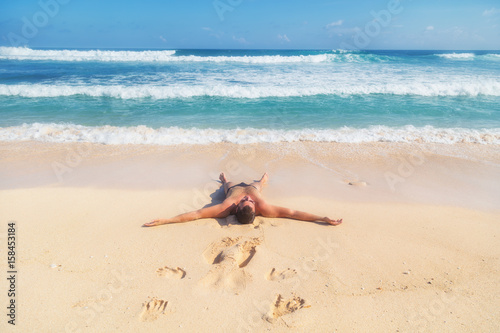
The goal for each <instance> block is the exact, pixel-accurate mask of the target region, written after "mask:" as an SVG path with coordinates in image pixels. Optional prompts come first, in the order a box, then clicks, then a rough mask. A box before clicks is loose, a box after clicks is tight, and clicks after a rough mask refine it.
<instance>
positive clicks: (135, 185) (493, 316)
mask: <svg viewBox="0 0 500 333" xmlns="http://www.w3.org/2000/svg"><path fill="white" fill-rule="evenodd" d="M77 147H78V145H52V144H40V143H22V144H6V143H4V144H1V145H0V152H1V154H2V155H0V156H2V157H1V158H2V165H1V166H0V171H1V172H2V173H1V175H2V180H4V181H3V182H2V190H1V191H0V202H1V203H2V204H1V206H0V221H2V224H3V227H2V228H4V230H5V229H6V227H7V222H8V221H16V225H17V235H16V237H17V240H18V244H17V249H18V255H17V265H18V267H17V269H18V284H17V289H18V297H17V298H16V301H17V311H18V312H17V321H16V327H15V328H13V327H11V325H8V324H7V323H6V318H5V315H4V319H2V321H1V322H0V330H1V331H2V332H3V331H7V332H10V331H22V332H32V331H36V332H54V331H68V332H78V331H81V332H87V331H88V332H103V331H123V332H125V331H130V332H135V331H139V332H145V331H154V332H156V331H158V332H164V331H187V332H199V331H227V332H235V331H243V332H244V331H259V332H260V331H266V330H271V331H277V332H280V331H289V330H292V331H313V330H314V331H318V332H320V331H321V332H327V331H328V332H332V331H338V332H351V331H356V332H367V331H370V332H396V331H398V330H399V331H400V332H418V331H423V332H471V331H481V332H493V331H495V330H497V328H498V327H499V326H500V319H499V318H500V310H498V309H500V297H499V296H500V283H499V282H500V278H499V276H500V275H499V268H500V263H499V258H500V246H499V242H498V237H499V235H500V234H499V231H500V224H499V223H498V222H499V221H500V211H499V210H498V207H499V205H498V203H499V195H498V194H499V190H498V185H499V179H500V178H499V177H498V173H499V168H498V162H499V161H498V160H499V159H500V157H499V154H497V153H498V147H494V146H493V147H491V146H490V147H486V146H475V145H463V146H461V147H458V146H450V147H442V146H437V147H432V148H433V149H434V153H432V154H428V155H426V157H425V161H424V162H423V163H420V164H418V163H415V164H414V165H413V167H414V168H413V171H412V172H409V173H408V174H402V173H401V172H400V170H399V171H398V168H399V167H400V166H401V163H402V162H401V161H404V160H406V161H410V158H411V154H410V153H411V152H414V151H415V149H416V148H415V146H405V145H392V144H387V145H384V144H380V145H375V144H374V145H364V146H363V145H362V146H356V145H334V144H331V145H317V146H315V147H316V148H314V147H312V148H311V147H309V146H308V145H304V144H300V145H295V146H294V145H276V146H272V145H267V146H252V147H250V148H243V147H238V146H234V145H217V146H212V147H196V146H194V147H190V149H185V148H179V147H177V148H168V147H137V146H135V147H134V146H131V147H114V146H98V145H96V146H93V147H92V150H91V152H89V153H88V154H87V155H85V156H83V157H82V158H81V159H80V161H79V162H78V163H76V162H75V163H73V164H74V165H73V166H70V168H71V171H68V172H66V173H64V174H62V178H61V179H62V181H60V180H61V179H58V178H57V175H56V173H55V172H54V168H53V165H54V162H55V161H56V162H57V161H63V162H64V161H65V159H66V158H67V156H68V153H71V151H76V150H75V149H77ZM317 147H321V149H320V148H317ZM418 149H420V150H421V146H420V147H419V148H418ZM439 150H440V151H439ZM445 153H446V154H445ZM306 154H307V156H306ZM460 154H463V155H465V156H460ZM446 155H447V156H446ZM249 156H254V157H252V158H250V157H249ZM304 156H306V157H304ZM63 162H60V163H63ZM414 162H416V160H414ZM266 170H267V171H268V172H269V173H270V177H271V178H270V182H269V186H268V188H266V189H265V191H266V193H265V196H266V197H267V198H269V201H270V202H272V203H275V204H278V205H283V206H289V207H293V208H296V209H300V210H305V211H309V212H312V213H316V214H319V215H325V216H329V217H331V218H340V217H342V218H343V219H344V223H343V224H342V225H340V226H337V227H332V226H327V225H323V224H321V223H309V222H299V221H292V220H286V219H266V218H260V217H258V218H256V221H255V223H254V224H253V225H238V224H237V223H236V222H235V220H234V218H233V217H229V218H228V219H220V220H215V219H205V220H199V221H195V222H190V223H185V224H176V225H164V226H160V227H155V228H141V227H140V226H141V224H142V223H144V222H147V221H149V220H151V219H153V218H157V217H170V216H173V215H176V214H178V213H181V212H183V211H185V210H186V209H191V208H193V209H194V208H198V206H199V205H204V204H209V203H210V202H211V201H217V200H220V198H221V197H220V191H217V188H218V186H219V184H218V183H217V182H216V181H215V179H216V178H214V177H215V176H217V175H218V172H220V171H224V172H226V174H228V175H229V176H230V177H231V178H233V179H234V180H235V181H244V180H248V179H251V178H258V177H260V175H261V173H262V172H263V171H266ZM162 173H163V177H160V175H161V174H162ZM388 173H393V174H394V175H396V176H399V177H401V178H402V179H403V181H401V180H400V179H399V180H400V181H398V182H396V183H394V184H393V185H394V188H391V186H390V183H388V181H387V174H388ZM7 178H8V179H7ZM155 179H156V180H155ZM350 182H351V183H358V184H355V185H349V183H350ZM359 182H364V183H366V185H361V186H360V184H359ZM210 196H212V197H210ZM0 235H3V236H5V231H2V233H0ZM2 251H3V249H2ZM2 253H3V252H2ZM3 257H4V258H5V256H3ZM4 264H5V259H3V263H2V265H4ZM2 267H4V266H2ZM3 270H4V272H6V271H7V269H6V268H4V269H3ZM3 280H4V282H3V284H2V285H1V286H2V287H1V293H0V301H1V304H7V295H6V292H5V291H6V290H7V282H6V281H5V279H3ZM5 312H6V310H5Z"/></svg>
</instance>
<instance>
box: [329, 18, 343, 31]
mask: <svg viewBox="0 0 500 333" xmlns="http://www.w3.org/2000/svg"><path fill="white" fill-rule="evenodd" d="M343 23H344V21H343V20H338V21H335V22H331V23H328V24H327V25H326V26H325V28H327V29H330V28H333V27H340V26H341V25H342V24H343Z"/></svg>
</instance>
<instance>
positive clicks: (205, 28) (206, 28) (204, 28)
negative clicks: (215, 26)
mask: <svg viewBox="0 0 500 333" xmlns="http://www.w3.org/2000/svg"><path fill="white" fill-rule="evenodd" d="M201 29H202V30H205V31H212V29H211V28H209V27H202V28H201Z"/></svg>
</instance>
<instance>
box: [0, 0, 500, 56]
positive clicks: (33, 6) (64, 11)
mask: <svg viewBox="0 0 500 333" xmlns="http://www.w3.org/2000/svg"><path fill="white" fill-rule="evenodd" d="M18 45H28V46H29V47H33V48H36V47H49V48H51V47H58V48H107V49H110V48H154V49H156V48H159V49H182V48H226V49H227V48H230V49H239V48H244V49H281V48H284V49H338V48H361V49H453V50H468V49H476V50H477V49H484V50H487V49H490V50H491V49H495V50H498V49H500V1H498V0H473V1H472V0H469V1H465V0H401V1H399V2H398V0H382V1H379V0H350V1H348V0H338V1H331V0H141V1H125V0H121V1H116V0H106V1H104V0H100V1H97V0H1V4H0V46H18Z"/></svg>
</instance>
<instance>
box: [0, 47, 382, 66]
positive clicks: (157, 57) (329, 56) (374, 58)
mask: <svg viewBox="0 0 500 333" xmlns="http://www.w3.org/2000/svg"><path fill="white" fill-rule="evenodd" d="M334 52H335V53H322V54H315V55H290V56H282V55H262V56H195V55H185V56H177V55H175V53H176V51H101V50H90V51H79V50H32V49H30V48H27V47H0V59H7V60H52V61H106V62H111V61H115V62H213V63H225V62H230V63H231V62H234V63H249V64H279V63H321V62H381V61H386V60H389V59H391V57H389V56H379V55H374V54H361V53H356V52H350V51H334Z"/></svg>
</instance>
